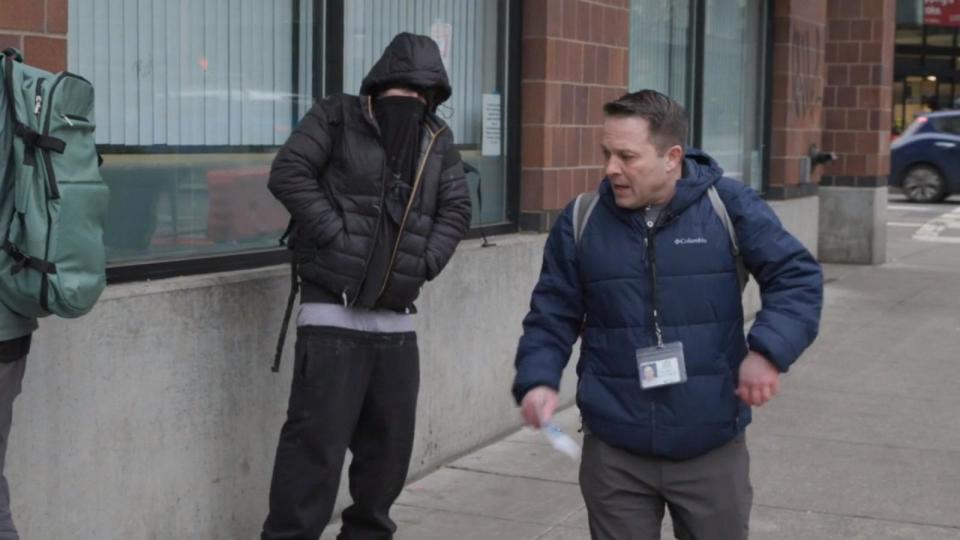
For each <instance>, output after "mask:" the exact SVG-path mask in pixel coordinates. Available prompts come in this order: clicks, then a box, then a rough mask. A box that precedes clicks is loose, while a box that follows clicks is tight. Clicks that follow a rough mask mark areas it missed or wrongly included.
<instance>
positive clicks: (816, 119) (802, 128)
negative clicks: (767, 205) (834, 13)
mask: <svg viewBox="0 0 960 540" xmlns="http://www.w3.org/2000/svg"><path fill="white" fill-rule="evenodd" d="M831 1H832V0H831ZM773 15H774V21H773V24H774V28H773V39H774V47H773V66H772V68H773V92H772V93H773V103H772V104H771V107H772V115H773V118H772V125H771V141H770V142H771V147H770V171H769V181H770V183H769V189H768V192H767V194H766V195H767V197H768V198H771V199H785V198H794V197H802V196H806V195H812V194H813V193H815V191H816V184H817V183H818V182H819V177H820V171H819V168H817V169H815V170H814V171H813V173H812V174H810V176H809V182H808V183H801V179H802V174H801V173H802V167H805V166H806V165H805V162H804V161H803V158H804V157H806V156H807V154H808V152H809V149H810V146H811V145H816V146H817V147H818V148H821V149H824V143H823V141H822V140H821V134H822V125H823V114H824V110H823V91H824V82H825V80H826V66H825V63H824V52H825V51H824V45H825V41H826V18H827V0H776V1H775V2H774V12H773ZM825 149H826V150H830V149H831V148H829V145H827V147H826V148H825Z"/></svg>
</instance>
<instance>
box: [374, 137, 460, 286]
mask: <svg viewBox="0 0 960 540" xmlns="http://www.w3.org/2000/svg"><path fill="white" fill-rule="evenodd" d="M444 129H446V127H441V128H440V129H439V130H437V132H436V133H434V132H433V131H432V130H430V128H429V127H428V128H427V131H430V135H431V137H430V142H429V143H428V144H427V148H426V150H425V151H424V153H423V158H422V159H421V160H420V167H419V168H418V169H417V176H416V178H415V179H414V181H413V190H411V192H410V199H409V200H408V201H407V209H406V210H405V211H404V212H403V219H402V220H400V231H399V232H398V233H397V243H396V244H394V246H393V254H392V255H390V264H388V265H387V272H386V275H385V276H384V278H383V285H381V286H380V292H378V293H377V300H378V301H379V300H380V297H381V296H383V292H384V291H386V290H387V283H389V282H390V274H391V273H392V272H393V263H394V262H395V261H396V259H397V250H399V249H400V241H401V240H403V229H404V227H406V225H407V218H408V217H409V216H410V209H411V208H413V200H414V199H416V198H417V189H419V188H420V180H421V179H422V177H423V169H424V168H425V167H426V165H427V160H428V159H429V158H430V150H431V149H432V148H433V143H435V142H436V141H437V137H438V136H439V135H440V134H441V133H443V130H444Z"/></svg>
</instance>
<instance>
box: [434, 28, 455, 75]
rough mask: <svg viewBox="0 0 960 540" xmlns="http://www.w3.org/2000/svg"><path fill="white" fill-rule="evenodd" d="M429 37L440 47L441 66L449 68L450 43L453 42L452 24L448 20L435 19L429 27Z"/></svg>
mask: <svg viewBox="0 0 960 540" xmlns="http://www.w3.org/2000/svg"><path fill="white" fill-rule="evenodd" d="M430 37H432V38H433V40H434V41H436V42H437V47H439V49H440V59H441V60H443V67H444V68H446V69H447V70H449V69H450V45H451V44H452V43H453V25H452V24H450V23H448V22H443V21H439V20H438V21H436V22H434V23H433V26H431V27H430Z"/></svg>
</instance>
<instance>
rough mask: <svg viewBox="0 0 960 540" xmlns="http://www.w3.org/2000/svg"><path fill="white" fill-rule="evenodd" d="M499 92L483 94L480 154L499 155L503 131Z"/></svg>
mask: <svg viewBox="0 0 960 540" xmlns="http://www.w3.org/2000/svg"><path fill="white" fill-rule="evenodd" d="M501 118H502V113H501V107H500V94H484V95H483V145H482V149H481V152H480V153H481V155H484V156H499V155H500V146H501V138H502V133H503V129H502V128H503V122H502V120H501Z"/></svg>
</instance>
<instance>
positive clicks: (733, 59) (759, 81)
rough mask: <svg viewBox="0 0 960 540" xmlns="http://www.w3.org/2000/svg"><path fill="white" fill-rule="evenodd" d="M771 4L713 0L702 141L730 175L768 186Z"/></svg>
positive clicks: (759, 0)
mask: <svg viewBox="0 0 960 540" xmlns="http://www.w3.org/2000/svg"><path fill="white" fill-rule="evenodd" d="M765 4H766V2H763V1H762V0H740V1H739V2H730V1H729V0H708V1H707V5H706V24H705V25H704V26H705V32H704V36H703V39H704V66H703V105H702V107H701V110H702V111H703V112H702V114H703V120H702V121H703V134H702V138H701V141H702V143H701V144H702V146H703V148H704V150H706V151H707V152H708V153H710V155H711V156H713V158H714V159H716V160H717V163H719V164H720V166H721V167H722V168H723V170H724V172H725V173H726V175H727V176H729V177H731V178H736V179H738V180H741V181H743V182H744V183H745V184H747V185H749V186H751V187H753V188H754V189H757V190H760V189H761V187H762V185H763V178H762V176H763V174H762V169H763V167H762V164H763V159H762V157H763V123H764V112H763V111H764V79H765V78H764V69H763V67H764V62H765V57H764V51H765V50H766V48H765V46H764V45H765V43H764V42H765V36H766V31H765V27H766V24H765V23H766V15H765V13H764V7H765ZM811 45H812V44H811ZM808 67H809V68H811V69H812V68H814V66H813V64H812V62H811V65H810V66H808Z"/></svg>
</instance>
